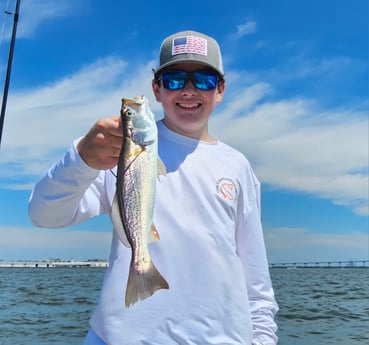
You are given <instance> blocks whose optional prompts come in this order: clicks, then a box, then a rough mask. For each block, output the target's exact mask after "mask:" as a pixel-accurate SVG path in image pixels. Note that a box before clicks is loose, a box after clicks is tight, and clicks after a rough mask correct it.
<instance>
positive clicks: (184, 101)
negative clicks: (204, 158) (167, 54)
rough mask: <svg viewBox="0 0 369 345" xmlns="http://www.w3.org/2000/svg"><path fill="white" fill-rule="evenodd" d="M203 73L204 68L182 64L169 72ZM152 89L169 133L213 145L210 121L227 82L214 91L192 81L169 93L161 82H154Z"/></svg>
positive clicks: (174, 66)
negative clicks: (209, 128) (200, 86)
mask: <svg viewBox="0 0 369 345" xmlns="http://www.w3.org/2000/svg"><path fill="white" fill-rule="evenodd" d="M203 69H204V65H202V64H196V63H181V64H175V65H172V66H170V67H169V68H168V69H166V71H179V70H180V71H186V72H195V71H201V70H203ZM152 86H153V92H154V95H155V97H156V100H157V101H158V102H161V103H162V106H163V109H164V120H163V121H164V123H165V125H166V126H167V127H168V128H169V129H171V130H173V131H175V132H177V133H179V134H182V135H185V136H188V137H191V138H194V139H199V140H204V141H214V139H213V138H211V137H210V136H209V134H208V119H209V116H210V114H211V112H212V111H213V109H214V107H215V105H216V104H218V103H220V102H221V101H222V98H223V94H224V89H225V83H224V82H221V83H219V84H218V85H216V87H215V88H214V89H211V90H200V89H198V88H196V87H195V86H194V84H193V81H191V80H188V81H187V82H186V83H185V85H184V87H183V88H181V89H178V90H168V89H166V88H164V86H163V83H162V82H159V83H157V82H156V81H155V80H154V81H153V83H152Z"/></svg>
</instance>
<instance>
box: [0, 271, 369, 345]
mask: <svg viewBox="0 0 369 345" xmlns="http://www.w3.org/2000/svg"><path fill="white" fill-rule="evenodd" d="M104 272H105V269H102V268H0V345H10V344H11V345H43V344H48V345H50V344H53V345H66V344H68V345H74V344H76V345H77V344H82V342H83V338H84V336H85V334H86V332H87V330H88V319H89V317H90V316H91V313H92V312H93V310H94V308H95V305H96V302H97V299H98V295H99V291H100V287H101V284H102V280H103V276H104ZM271 275H272V280H273V284H274V289H275V293H276V298H277V300H278V303H279V305H280V312H279V314H278V317H277V322H278V326H279V332H278V336H279V338H280V342H279V344H282V345H317V344H318V345H320V344H324V345H325V344H334V345H340V344H342V345H343V344H344V345H359V344H369V284H368V283H369V279H368V278H369V269H368V268H363V269H360V268H353V269H350V268H345V269H340V268H329V269H323V268H316V269H308V268H304V269H294V270H287V269H285V268H283V269H279V268H273V269H271ZM199 345H204V344H199Z"/></svg>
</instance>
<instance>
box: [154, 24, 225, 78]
mask: <svg viewBox="0 0 369 345" xmlns="http://www.w3.org/2000/svg"><path fill="white" fill-rule="evenodd" d="M182 62H186V63H187V62H189V63H200V64H204V65H206V66H208V67H211V68H213V69H215V70H216V71H217V72H218V73H219V74H220V75H221V76H224V70H223V62H222V54H221V52H220V47H219V45H218V43H217V41H216V40H215V39H214V38H212V37H210V36H207V35H205V34H202V33H200V32H196V31H192V30H187V31H181V32H178V33H175V34H173V35H171V36H168V37H167V38H165V39H164V41H163V42H162V44H161V47H160V58H159V66H158V67H157V69H156V70H154V73H155V75H157V74H158V73H159V72H160V71H161V70H163V69H164V68H165V67H168V66H170V65H173V64H177V63H182Z"/></svg>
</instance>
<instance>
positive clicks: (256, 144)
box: [0, 57, 368, 215]
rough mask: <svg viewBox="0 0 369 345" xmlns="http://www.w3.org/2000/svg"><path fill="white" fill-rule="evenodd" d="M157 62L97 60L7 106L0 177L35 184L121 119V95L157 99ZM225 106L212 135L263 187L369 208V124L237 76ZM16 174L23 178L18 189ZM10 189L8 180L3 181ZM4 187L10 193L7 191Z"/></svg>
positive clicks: (232, 76)
mask: <svg viewBox="0 0 369 345" xmlns="http://www.w3.org/2000/svg"><path fill="white" fill-rule="evenodd" d="M154 65H155V63H154V62H153V61H149V62H148V63H147V64H145V65H144V66H136V65H134V64H132V65H131V64H130V63H129V62H126V61H122V60H121V59H117V58H112V57H110V58H106V59H102V60H98V61H96V62H95V63H92V64H91V65H88V66H85V67H84V68H82V69H81V70H80V71H79V72H77V73H76V74H74V75H70V76H67V77H65V78H64V79H62V80H59V81H57V82H55V83H54V84H51V85H46V86H39V87H38V88H37V89H34V90H29V91H27V92H22V93H14V92H13V93H12V95H11V96H10V97H9V100H8V114H7V118H6V123H5V128H4V133H3V143H2V161H1V169H0V177H2V178H3V181H5V180H6V179H8V181H9V188H14V189H19V188H21V186H22V185H25V186H29V183H31V182H32V178H35V176H39V175H40V174H41V173H42V172H43V171H44V170H45V169H46V168H48V167H49V165H50V164H52V163H53V162H54V161H55V160H56V159H57V158H59V157H60V155H61V154H62V153H63V152H64V150H65V149H66V148H67V147H68V146H69V145H70V143H71V142H72V141H73V139H75V138H77V137H79V136H81V135H83V134H84V133H85V132H86V131H87V130H88V129H89V128H90V126H91V125H92V124H93V123H94V122H95V121H96V120H97V119H98V118H100V117H106V116H113V115H117V114H118V113H119V109H120V101H121V98H122V97H131V96H136V95H140V94H145V95H146V96H148V98H149V99H150V101H151V104H152V108H153V111H154V112H155V113H156V115H157V117H160V116H161V107H160V104H158V103H157V102H156V101H155V100H154V98H153V96H152V91H151V78H152V72H151V67H152V66H154ZM227 80H228V82H229V85H228V86H227V90H226V95H225V99H224V101H223V104H222V105H221V106H220V107H219V108H218V109H217V111H216V114H214V115H213V117H212V119H211V122H210V127H211V131H212V132H213V134H215V135H216V136H217V137H219V138H220V139H222V140H224V141H225V142H227V143H229V144H231V145H233V146H235V147H236V148H238V149H239V150H241V151H242V152H243V153H244V154H245V155H246V156H247V157H248V158H249V159H250V161H251V162H252V164H253V167H254V169H255V171H256V173H257V175H258V177H259V178H260V179H261V181H262V182H263V183H268V184H269V185H270V186H272V187H275V188H280V189H288V190H292V191H299V192H306V193H310V194H314V195H315V196H317V197H322V198H328V199H331V200H332V201H333V202H335V203H338V204H341V205H347V206H348V207H351V208H352V209H353V210H354V211H355V212H357V214H364V215H365V214H367V212H368V208H367V204H368V118H367V113H366V112H365V111H360V110H357V109H353V108H350V107H348V106H347V107H345V106H341V107H340V108H335V109H333V108H332V109H329V108H323V106H322V105H320V104H319V103H318V101H317V100H315V101H312V100H310V99H307V98H303V97H300V98H280V99H278V100H276V99H275V95H274V94H273V85H271V84H268V83H261V82H254V83H252V84H250V85H244V84H242V81H244V80H249V81H250V79H247V75H246V78H245V76H244V75H243V72H242V71H241V72H240V71H238V72H237V71H234V72H232V71H230V73H229V74H228V78H227ZM14 171H17V172H18V176H22V178H24V179H23V180H19V181H17V182H15V181H14V180H13V183H12V182H11V181H12V180H11V178H10V177H11V176H13V175H14ZM2 184H3V185H4V182H2ZM3 188H4V186H3Z"/></svg>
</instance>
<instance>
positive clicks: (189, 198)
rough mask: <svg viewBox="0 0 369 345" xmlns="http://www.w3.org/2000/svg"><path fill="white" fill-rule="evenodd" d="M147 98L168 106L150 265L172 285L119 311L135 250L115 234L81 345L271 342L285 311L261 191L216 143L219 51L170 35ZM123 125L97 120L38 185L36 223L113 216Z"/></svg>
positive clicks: (196, 39) (161, 127) (221, 85)
mask: <svg viewBox="0 0 369 345" xmlns="http://www.w3.org/2000/svg"><path fill="white" fill-rule="evenodd" d="M152 89H153V92H154V95H155V98H156V100H157V101H158V102H160V103H161V104H162V107H163V111H164V118H163V120H161V121H158V122H157V127H158V132H159V134H158V145H159V155H160V158H161V159H162V161H163V163H164V165H165V166H166V169H167V174H166V175H165V176H161V177H160V179H159V180H158V182H157V189H156V200H155V207H154V224H155V226H156V228H157V229H158V232H159V233H160V241H156V242H155V243H152V244H150V255H151V257H152V259H153V262H155V265H156V267H157V268H158V270H159V271H160V273H161V274H162V275H163V277H165V279H166V281H167V282H168V284H169V289H168V290H165V289H164V290H158V291H156V292H155V293H154V294H153V295H152V296H151V297H149V298H147V299H145V300H142V301H138V302H137V303H136V304H134V305H133V306H131V307H130V308H128V309H127V308H125V306H124V295H125V286H126V280H127V276H128V268H129V263H130V258H131V250H130V249H129V248H126V247H125V246H123V245H122V243H121V242H120V241H119V239H118V237H117V235H116V234H115V233H114V234H113V239H112V246H111V253H110V257H109V268H108V270H107V272H106V275H105V280H104V284H103V287H102V291H101V295H100V299H99V303H98V305H97V308H96V311H95V313H94V314H93V315H92V318H91V320H90V325H91V328H90V331H89V332H88V335H87V337H86V339H85V344H86V345H92V344H113V345H121V344H128V345H136V344H137V345H144V344H147V345H148V344H151V345H153V344H155V345H164V344H165V345H170V344H193V345H195V344H196V345H207V344H209V345H210V344H219V345H220V344H222V345H225V344H227V345H235V344H243V345H250V344H259V345H267V344H276V343H277V336H276V334H275V333H276V329H277V327H276V324H275V322H274V316H275V313H276V312H277V310H278V306H277V303H276V301H275V299H274V293H273V289H272V284H271V280H270V276H269V270H268V263H267V258H266V253H265V246H264V240H263V232H262V225H261V221H260V184H259V181H258V179H257V178H256V177H255V175H254V173H253V171H252V169H251V167H250V164H249V162H248V161H247V159H246V158H245V157H244V156H243V155H242V154H241V153H240V152H238V151H236V150H235V149H233V148H231V147H229V146H227V145H226V144H224V143H222V142H220V141H219V140H217V139H216V138H214V137H212V136H211V134H210V133H209V132H208V120H209V116H210V115H211V113H212V111H213V109H214V107H215V106H216V105H217V104H218V103H220V102H221V101H222V98H223V95H224V90H225V80H224V71H223V66H222V57H221V52H220V48H219V46H218V43H217V42H216V41H215V40H214V39H213V38H211V37H209V36H207V35H204V34H202V33H198V32H194V31H184V32H179V33H176V34H174V35H171V36H169V37H167V38H166V39H165V40H164V41H163V43H162V46H161V49H160V63H159V66H158V68H157V69H156V70H155V71H154V80H153V81H152ZM121 126H122V125H121V121H120V118H118V117H112V118H105V119H101V120H99V121H98V122H97V123H96V124H95V125H94V126H93V127H92V128H91V129H90V131H89V132H88V133H87V134H86V135H85V136H84V137H83V138H82V139H80V140H77V141H75V143H73V145H71V147H70V149H69V150H68V151H67V152H66V154H65V156H64V157H63V158H62V159H61V160H60V161H59V162H57V163H56V164H55V165H54V166H53V167H52V168H51V169H50V170H49V172H48V173H47V174H46V175H45V176H44V177H43V178H42V179H41V180H40V181H39V182H38V183H37V184H36V186H35V188H34V190H33V193H32V195H31V198H30V203H29V214H30V218H31V219H32V221H33V222H34V224H36V225H38V226H43V227H63V226H68V225H71V224H75V223H78V222H82V221H84V220H87V219H89V218H92V217H95V216H98V215H100V214H103V213H110V212H111V207H112V200H113V197H114V193H115V185H116V178H115V176H114V175H113V173H112V172H111V171H110V169H113V168H114V169H115V167H116V165H117V161H118V156H119V153H120V149H121V146H122V128H121Z"/></svg>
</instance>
